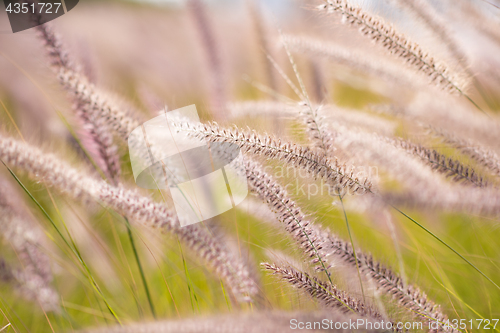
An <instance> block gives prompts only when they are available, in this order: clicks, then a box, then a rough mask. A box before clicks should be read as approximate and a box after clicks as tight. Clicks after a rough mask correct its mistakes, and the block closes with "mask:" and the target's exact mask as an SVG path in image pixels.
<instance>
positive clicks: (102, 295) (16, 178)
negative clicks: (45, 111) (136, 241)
mask: <svg viewBox="0 0 500 333" xmlns="http://www.w3.org/2000/svg"><path fill="white" fill-rule="evenodd" d="M0 161H1V162H2V164H3V165H4V166H5V167H6V168H7V170H8V171H9V173H10V174H11V175H12V177H14V179H15V180H16V182H17V183H18V184H19V186H21V187H22V189H23V190H24V191H25V192H26V194H28V196H29V197H30V199H31V200H32V201H33V202H34V203H35V205H36V206H37V207H38V208H39V209H40V211H41V212H42V214H43V215H44V216H45V217H46V218H47V219H48V220H49V222H50V223H51V224H52V226H53V227H54V228H55V229H56V231H57V233H58V234H59V236H61V238H62V239H63V241H64V242H65V243H66V245H67V246H68V247H69V248H70V249H71V250H72V251H73V253H74V254H75V255H76V257H77V258H78V260H79V261H80V263H81V264H82V266H83V267H84V268H85V271H86V273H87V277H88V278H89V280H90V282H91V284H92V286H93V287H94V289H95V290H96V291H97V293H98V294H99V296H100V297H101V299H102V300H103V302H104V303H105V304H106V307H107V308H108V310H109V312H110V313H111V314H112V315H113V317H114V318H115V320H116V321H117V322H118V323H119V324H121V321H120V319H119V318H118V316H117V314H116V312H115V311H114V310H113V309H112V308H111V305H110V304H109V303H108V301H107V300H106V298H105V297H104V294H103V293H102V291H101V290H100V288H99V286H98V284H97V282H96V281H95V279H94V277H93V275H92V273H91V272H90V269H89V267H88V266H87V264H86V263H85V261H84V260H83V258H82V256H81V254H80V252H79V251H78V249H77V248H76V247H75V248H74V247H72V246H71V245H70V244H69V242H68V240H67V239H66V238H65V237H64V235H63V234H62V232H61V231H60V230H59V228H58V227H57V225H56V223H55V222H54V220H52V218H51V217H50V215H49V214H48V213H47V211H46V210H45V209H44V208H43V207H42V205H41V204H40V203H39V202H38V201H37V200H36V199H35V197H34V196H33V195H32V194H31V192H30V191H29V190H28V189H27V188H26V186H24V184H23V183H22V182H21V180H20V179H19V178H18V177H17V176H16V174H15V173H14V171H12V169H11V168H9V167H8V166H7V164H5V162H4V161H3V160H1V159H0Z"/></svg>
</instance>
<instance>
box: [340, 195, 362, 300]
mask: <svg viewBox="0 0 500 333" xmlns="http://www.w3.org/2000/svg"><path fill="white" fill-rule="evenodd" d="M339 199H340V205H341V206H342V211H343V212H344V219H345V223H346V226H347V232H348V233H349V239H350V240H351V246H352V253H353V255H354V260H355V261H356V269H357V271H358V277H359V284H360V286H361V294H362V295H363V301H364V302H366V299H365V290H364V288H363V279H361V272H360V271H359V263H358V257H357V256H356V249H355V247H354V241H353V240H352V235H351V227H350V226H349V220H348V219H347V214H346V212H345V207H344V201H343V200H342V195H340V193H339Z"/></svg>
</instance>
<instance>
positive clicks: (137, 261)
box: [124, 217, 156, 319]
mask: <svg viewBox="0 0 500 333" xmlns="http://www.w3.org/2000/svg"><path fill="white" fill-rule="evenodd" d="M124 218H125V222H126V224H127V234H128V238H129V240H130V245H131V246H132V252H133V253H134V257H135V261H136V263H137V267H138V268H139V273H140V275H141V279H142V283H143V285H144V290H145V291H146V296H147V298H148V303H149V308H150V309H151V314H152V315H153V318H155V319H156V311H155V307H154V305H153V300H152V298H151V293H150V292H149V287H148V283H147V281H146V276H145V275H144V270H143V269H142V264H141V261H140V259H139V254H138V252H137V248H136V246H135V241H134V236H133V235H132V226H131V225H130V222H129V221H128V219H127V218H126V217H124Z"/></svg>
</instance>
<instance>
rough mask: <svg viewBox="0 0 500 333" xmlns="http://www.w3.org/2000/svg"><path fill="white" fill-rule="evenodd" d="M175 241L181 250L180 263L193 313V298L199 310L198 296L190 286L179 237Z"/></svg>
mask: <svg viewBox="0 0 500 333" xmlns="http://www.w3.org/2000/svg"><path fill="white" fill-rule="evenodd" d="M177 243H178V244H179V250H180V251H181V258H182V264H183V266H184V273H185V274H186V280H187V287H188V291H189V300H190V301H191V308H192V309H193V313H195V309H194V303H193V298H194V300H195V302H196V307H197V308H198V311H200V305H199V304H198V298H197V297H196V293H195V291H194V288H192V287H191V277H190V276H189V270H188V268H187V264H186V259H184V253H183V252H182V246H181V242H180V241H179V238H177Z"/></svg>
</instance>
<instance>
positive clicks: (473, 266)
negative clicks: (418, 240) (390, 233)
mask: <svg viewBox="0 0 500 333" xmlns="http://www.w3.org/2000/svg"><path fill="white" fill-rule="evenodd" d="M391 207H392V208H394V209H395V210H396V211H398V212H399V213H401V214H402V215H403V216H404V217H406V218H407V219H409V220H410V221H412V222H413V223H415V224H416V225H417V226H419V227H420V228H421V229H423V230H424V231H425V232H427V233H428V234H429V235H431V236H432V237H434V238H435V239H436V240H437V241H439V242H440V243H441V244H443V245H444V246H446V247H447V248H448V249H450V250H451V251H452V252H453V253H455V254H456V255H457V256H459V257H460V258H461V259H462V260H463V261H465V262H466V263H467V264H469V266H471V267H472V268H474V269H475V270H476V271H477V272H478V273H479V274H481V275H482V276H483V277H484V278H485V279H486V280H488V281H489V282H491V283H492V284H493V285H494V286H495V287H496V288H497V289H499V290H500V287H499V286H498V285H497V284H496V283H495V282H494V281H493V280H492V279H490V278H489V277H488V276H487V275H486V274H484V273H483V271H481V270H480V269H479V268H477V267H476V266H475V265H474V264H473V263H471V262H470V261H469V260H467V259H466V258H465V257H464V256H463V255H461V254H460V253H459V252H458V251H456V250H455V249H454V248H452V247H451V246H450V245H448V244H447V243H446V242H445V241H443V240H442V239H441V238H439V237H438V236H436V235H435V234H434V233H433V232H432V231H430V230H429V229H427V228H426V227H424V226H423V225H421V224H420V223H418V222H417V221H415V220H414V219H413V218H411V217H410V216H408V215H406V214H405V213H404V212H403V211H401V210H400V209H398V208H397V207H395V206H393V205H391Z"/></svg>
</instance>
